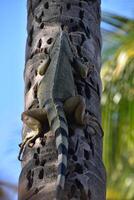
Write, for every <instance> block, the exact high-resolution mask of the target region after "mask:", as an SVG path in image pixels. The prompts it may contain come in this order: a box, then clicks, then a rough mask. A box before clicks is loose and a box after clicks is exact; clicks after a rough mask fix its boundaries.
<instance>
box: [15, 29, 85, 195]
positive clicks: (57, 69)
mask: <svg viewBox="0 0 134 200" xmlns="http://www.w3.org/2000/svg"><path fill="white" fill-rule="evenodd" d="M73 56H74V55H73V52H72V49H71V46H70V41H69V39H68V35H67V33H65V32H64V31H61V32H60V33H58V35H57V37H56V40H55V43H54V45H53V48H52V50H51V52H50V55H49V57H50V61H49V62H48V63H49V65H48V66H47V65H46V63H45V66H44V67H45V69H44V70H43V69H41V71H44V72H45V74H44V75H43V76H44V77H43V78H42V80H41V82H40V84H39V86H38V89H37V98H38V101H39V108H37V109H30V110H27V111H25V112H23V113H22V120H23V122H24V123H25V124H26V125H27V126H28V127H29V128H31V129H32V130H33V131H35V135H34V136H33V137H31V138H26V139H25V140H24V141H23V142H22V145H21V147H22V148H21V151H20V154H21V152H22V150H23V147H24V146H25V145H26V144H30V143H31V142H33V141H34V139H36V138H37V137H40V133H41V132H42V124H44V123H45V122H46V120H48V122H49V126H50V129H51V131H52V132H53V133H54V134H55V141H56V148H57V151H58V178H57V195H58V194H59V191H60V190H61V189H64V183H65V175H66V169H67V154H68V125H67V119H66V116H65V115H69V114H73V115H74V117H75V121H76V123H77V124H79V125H84V120H85V101H84V98H83V97H82V96H80V95H77V92H76V87H75V84H74V78H73V73H72V66H71V61H72V59H73ZM42 67H43V66H42ZM39 70H40V68H39ZM39 73H40V71H39ZM41 75H42V74H41ZM19 157H20V155H19Z"/></svg>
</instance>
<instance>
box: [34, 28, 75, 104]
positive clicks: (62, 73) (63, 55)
mask: <svg viewBox="0 0 134 200" xmlns="http://www.w3.org/2000/svg"><path fill="white" fill-rule="evenodd" d="M50 59H51V62H50V64H49V66H48V69H47V71H46V73H45V75H44V77H43V79H42V81H41V83H40V85H39V89H38V99H39V104H40V107H43V105H44V102H46V101H47V100H48V99H53V100H54V99H61V100H62V101H64V100H66V99H68V98H69V97H71V96H75V85H74V79H73V74H72V67H71V60H72V59H73V53H72V51H71V47H70V43H69V39H68V36H67V35H66V33H65V32H63V31H61V32H60V33H58V35H57V38H56V41H55V43H54V45H53V49H52V52H50Z"/></svg>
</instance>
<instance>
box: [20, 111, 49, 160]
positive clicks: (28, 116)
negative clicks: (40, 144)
mask: <svg viewBox="0 0 134 200" xmlns="http://www.w3.org/2000/svg"><path fill="white" fill-rule="evenodd" d="M21 119H22V121H23V123H24V124H26V126H27V127H28V128H30V129H31V130H32V133H33V134H32V135H31V136H26V137H25V138H24V140H23V141H22V143H21V144H20V145H19V146H20V152H19V156H18V159H19V160H21V154H22V152H23V150H24V149H25V147H26V146H27V145H28V146H30V147H32V146H33V144H34V143H35V140H36V139H37V138H38V137H40V135H41V134H42V132H43V124H45V122H46V120H47V115H46V111H45V109H39V108H35V109H30V110H27V111H25V112H23V113H22V115H21Z"/></svg>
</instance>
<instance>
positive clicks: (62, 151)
mask: <svg viewBox="0 0 134 200" xmlns="http://www.w3.org/2000/svg"><path fill="white" fill-rule="evenodd" d="M45 110H46V112H47V117H48V121H49V126H50V129H51V130H52V132H53V133H55V140H56V148H57V151H58V178H57V190H58V191H60V190H63V189H64V184H65V175H66V169H67V155H68V125H67V120H66V117H65V114H64V110H63V105H62V103H61V102H57V101H56V102H54V101H53V100H51V99H50V100H48V101H47V102H46V103H45Z"/></svg>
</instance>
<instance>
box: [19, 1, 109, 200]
mask: <svg viewBox="0 0 134 200" xmlns="http://www.w3.org/2000/svg"><path fill="white" fill-rule="evenodd" d="M27 10H28V24H27V31H28V38H27V45H26V66H25V71H24V79H25V110H26V109H30V108H33V107H38V100H37V96H36V94H37V88H36V87H35V83H37V82H38V83H39V82H40V78H39V77H37V68H38V65H39V63H40V61H41V60H42V59H43V58H44V56H45V54H47V53H48V51H49V48H50V46H51V44H50V43H49V39H50V38H54V37H55V35H56V33H57V31H58V27H59V26H61V28H62V29H63V28H65V27H66V30H67V31H68V34H69V37H70V41H71V42H72V45H73V46H74V47H75V48H76V51H77V54H78V56H79V57H80V58H81V59H83V61H84V62H87V61H88V62H90V69H89V73H88V77H87V78H85V79H83V78H80V76H79V75H78V73H77V69H75V63H74V78H75V83H76V87H77V90H78V93H79V94H81V95H83V96H84V97H85V98H86V111H87V113H88V114H89V116H90V120H89V123H88V124H87V125H86V126H85V127H83V128H81V127H77V126H76V125H75V124H74V123H73V120H70V121H69V156H68V170H67V174H66V183H65V191H64V195H63V199H64V200H69V199H72V200H73V199H81V200H82V199H83V200H86V199H87V200H88V199H91V200H105V189H106V177H105V168H104V165H103V162H102V136H103V131H102V128H101V114H100V97H101V80H100V75H99V72H100V67H101V64H100V51H101V35H100V0H73V1H72V0H62V1H61V0H49V1H48V0H28V3H27ZM28 134H30V130H29V129H28V128H27V127H25V126H24V127H23V138H25V137H26V135H28ZM56 163H57V152H56V148H55V136H54V134H53V133H52V132H50V131H49V132H47V133H45V136H44V137H42V138H38V139H37V140H36V143H35V145H34V146H33V147H32V148H30V147H26V148H25V150H24V153H23V161H22V171H21V174H20V178H19V200H28V199H30V200H35V199H36V200H40V199H41V200H49V199H54V198H55V183H56V178H57V168H56Z"/></svg>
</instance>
